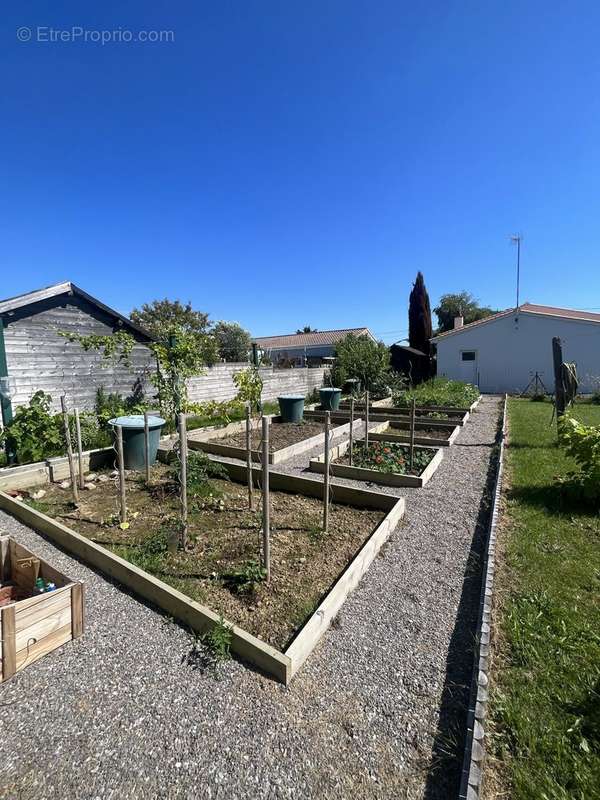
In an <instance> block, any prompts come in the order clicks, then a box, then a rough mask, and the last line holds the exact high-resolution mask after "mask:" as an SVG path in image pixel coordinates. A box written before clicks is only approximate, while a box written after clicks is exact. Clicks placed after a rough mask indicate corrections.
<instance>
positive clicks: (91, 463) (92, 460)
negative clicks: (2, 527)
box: [0, 447, 115, 491]
mask: <svg viewBox="0 0 600 800" xmlns="http://www.w3.org/2000/svg"><path fill="white" fill-rule="evenodd" d="M82 456H83V468H84V470H85V471H86V472H88V471H91V472H94V471H95V470H98V469H101V468H102V467H105V466H107V465H108V464H110V463H112V462H113V461H114V459H115V451H114V450H113V448H112V447H103V448H100V449H98V450H86V451H85V452H84V453H83V454H82ZM69 477H70V475H69V461H68V459H67V457H66V456H57V457H56V458H48V459H46V461H37V462H36V463H35V464H20V465H19V466H16V467H3V468H2V469H0V489H3V490H5V491H8V490H10V489H30V488H32V487H34V486H44V485H45V484H47V483H51V482H53V481H62V480H64V479H65V478H69Z"/></svg>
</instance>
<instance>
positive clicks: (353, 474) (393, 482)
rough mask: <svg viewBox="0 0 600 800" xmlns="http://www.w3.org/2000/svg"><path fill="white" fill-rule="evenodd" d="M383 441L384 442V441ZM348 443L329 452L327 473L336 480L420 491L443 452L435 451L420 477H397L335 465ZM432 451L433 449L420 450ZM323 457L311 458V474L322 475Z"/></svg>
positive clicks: (323, 469) (323, 470)
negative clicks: (350, 480) (350, 479)
mask: <svg viewBox="0 0 600 800" xmlns="http://www.w3.org/2000/svg"><path fill="white" fill-rule="evenodd" d="M370 435H371V433H370V432H369V436H370ZM384 441H385V440H384ZM349 445H350V442H342V443H341V444H340V445H338V446H337V447H333V448H332V449H331V450H330V452H329V457H330V459H331V463H330V465H329V471H330V473H331V475H335V476H337V477H338V478H352V479H353V480H355V481H369V482H370V483H379V484H380V485H381V486H404V487H407V488H412V489H421V488H422V487H423V486H425V485H426V484H427V483H428V482H429V481H430V479H431V477H432V476H433V474H434V472H435V471H436V469H437V468H438V467H439V465H440V464H441V463H442V459H443V457H444V451H443V450H440V449H437V448H436V452H435V455H434V457H433V458H432V459H431V461H430V462H429V464H428V465H427V466H426V467H425V469H424V470H423V472H422V473H421V474H420V475H398V474H397V473H395V472H380V471H379V470H377V469H367V468H366V467H351V466H350V465H348V464H336V463H335V460H336V459H337V458H341V457H342V456H343V455H345V454H346V452H347V450H348V447H349ZM422 449H433V448H422ZM324 462H325V455H324V454H323V455H320V456H319V457H318V458H312V459H311V460H310V463H309V466H310V469H311V470H312V471H313V472H319V473H321V474H323V473H324V472H325V463H324ZM336 494H337V487H336Z"/></svg>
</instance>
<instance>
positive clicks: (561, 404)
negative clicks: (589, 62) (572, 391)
mask: <svg viewBox="0 0 600 800" xmlns="http://www.w3.org/2000/svg"><path fill="white" fill-rule="evenodd" d="M552 360H553V362H554V397H555V403H556V422H557V424H558V422H559V421H560V418H561V417H562V416H563V414H564V413H565V407H566V400H565V387H564V384H563V379H562V361H563V356H562V345H561V341H560V339H559V338H558V336H554V337H553V339H552Z"/></svg>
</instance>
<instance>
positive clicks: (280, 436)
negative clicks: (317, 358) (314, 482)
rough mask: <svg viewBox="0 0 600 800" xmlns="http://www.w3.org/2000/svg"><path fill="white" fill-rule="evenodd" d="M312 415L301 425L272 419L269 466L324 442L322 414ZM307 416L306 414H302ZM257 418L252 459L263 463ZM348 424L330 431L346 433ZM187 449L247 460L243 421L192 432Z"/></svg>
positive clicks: (323, 416) (259, 423) (355, 422)
mask: <svg viewBox="0 0 600 800" xmlns="http://www.w3.org/2000/svg"><path fill="white" fill-rule="evenodd" d="M313 413H314V416H313V415H312V414H311V417H310V418H309V419H307V420H305V421H303V422H301V423H294V422H283V421H282V419H281V417H271V426H270V429H269V440H270V452H269V463H270V464H278V463H279V462H281V461H285V460H286V459H288V458H291V457H292V456H296V455H298V454H299V453H305V452H306V451H307V450H312V448H313V447H316V446H317V445H318V444H320V442H321V441H322V440H323V436H324V430H325V429H324V420H325V415H324V413H323V412H313ZM305 416H306V414H305ZM360 424H361V420H360V419H356V420H355V421H354V427H355V428H358V427H360ZM260 426H261V421H260V419H253V420H252V440H251V446H252V448H253V449H252V460H253V461H262V452H261V448H260V443H261V438H262V433H261V427H260ZM349 430H350V423H349V422H348V421H347V419H344V420H342V422H341V424H337V425H335V427H334V428H333V429H332V432H333V434H334V436H340V435H342V434H345V433H348V432H349ZM188 446H189V448H190V449H191V450H203V451H204V452H205V453H211V454H212V455H217V456H224V457H227V458H238V459H241V460H245V458H246V422H245V421H243V422H233V423H231V424H230V425H227V426H226V427H224V428H220V429H218V430H214V431H203V430H202V431H191V432H190V433H189V434H188Z"/></svg>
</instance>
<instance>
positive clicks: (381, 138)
mask: <svg viewBox="0 0 600 800" xmlns="http://www.w3.org/2000/svg"><path fill="white" fill-rule="evenodd" d="M87 5H88V8H84V7H83V4H82V3H81V2H71V3H68V2H60V1H59V0H57V2H54V3H52V4H48V3H47V2H44V3H41V2H39V3H38V2H29V3H23V4H17V3H13V4H12V8H10V9H9V8H5V9H4V11H3V26H2V27H3V33H2V39H3V41H2V47H1V48H0V64H1V68H2V78H3V79H2V93H1V94H0V107H1V109H2V126H0V145H1V151H2V156H3V157H2V160H1V162H0V163H1V167H0V169H1V172H0V177H1V183H2V188H3V191H2V192H1V194H0V226H1V231H0V263H1V275H2V279H1V286H0V297H7V296H10V295H14V294H18V293H20V292H23V291H28V290H30V289H33V288H37V287H39V286H43V285H47V284H51V283H55V282H58V281H61V280H73V281H74V282H76V283H78V284H79V285H80V286H82V288H84V289H85V290H86V291H88V292H90V293H91V294H93V295H95V296H97V297H98V298H100V299H102V300H103V301H104V302H105V303H107V304H109V305H112V306H114V307H115V308H117V309H119V310H120V311H122V312H125V313H128V312H129V311H130V310H131V308H132V307H133V306H135V305H139V304H141V303H143V302H145V301H150V300H152V299H154V298H156V297H165V296H168V297H171V298H180V299H182V300H188V299H189V300H191V301H192V302H193V304H194V305H195V306H196V307H197V308H200V309H202V310H204V311H208V312H209V313H210V314H211V316H212V318H214V319H215V320H216V319H231V320H237V321H239V322H240V323H242V324H243V325H244V326H245V327H247V328H249V329H250V330H251V331H252V332H253V333H254V334H255V335H268V334H275V333H285V332H289V331H293V330H295V329H296V327H298V326H302V325H305V324H310V325H312V326H316V327H318V328H332V327H351V326H355V325H356V326H358V325H368V326H369V327H370V328H371V329H372V330H373V331H374V332H375V333H376V334H377V335H379V336H381V338H383V339H384V340H385V341H394V340H396V339H399V338H402V337H403V336H405V335H406V329H407V311H406V308H407V299H408V294H409V292H410V288H411V283H412V280H413V279H414V276H415V273H416V271H417V270H418V269H421V270H422V271H423V273H424V275H425V280H426V283H427V286H428V289H429V293H430V296H431V300H432V305H433V304H435V302H436V300H437V299H438V297H439V296H440V295H441V294H443V293H445V292H452V291H459V290H461V289H463V288H464V289H467V290H469V291H471V292H473V293H474V294H475V295H476V296H477V297H478V298H479V299H480V300H481V301H482V302H483V303H485V304H489V305H492V306H495V307H499V308H504V307H508V306H511V305H514V297H515V290H514V283H515V280H514V275H515V270H514V262H515V252H514V249H513V248H511V246H510V244H509V243H508V235H509V234H510V233H511V232H513V231H517V230H518V231H522V232H523V234H524V245H523V254H522V267H523V268H522V290H521V298H522V300H529V301H531V302H538V303H548V304H554V305H564V306H572V307H580V308H595V307H599V306H600V270H599V269H598V252H599V241H598V239H599V233H600V225H599V219H600V214H599V212H600V203H599V200H600V93H599V92H598V86H599V80H600V48H599V47H598V40H599V34H600V6H599V5H598V4H597V3H595V2H577V3H575V4H574V5H571V6H567V5H565V4H563V3H557V2H550V3H548V2H523V1H522V0H521V1H520V2H512V1H509V2H483V3H482V2H448V1H447V0H446V2H430V3H427V4H417V3H408V2H398V0H394V1H391V0H390V1H388V0H385V1H384V2H373V0H369V1H368V2H367V1H365V2H353V0H339V1H338V0H331V1H329V0H319V2H316V1H313V0H307V1H304V0H303V2H302V3H300V2H294V3H292V2H281V0H278V2H267V1H266V0H265V2H255V1H253V0H244V2H242V0H238V2H223V0H220V1H219V2H211V3H207V2H198V1H197V2H180V3H176V4H175V3H172V2H170V3H167V2H152V3H148V2H144V3H141V2H127V0H125V1H121V2H119V3H116V2H109V1H107V2H103V3H101V4H100V3H97V4H94V6H95V7H92V4H87ZM419 6H421V7H419ZM22 26H26V27H28V28H30V29H31V32H32V39H31V40H30V41H27V42H20V41H18V40H17V35H16V31H17V29H18V28H21V27H22ZM38 26H39V27H40V28H41V30H40V31H39V32H38V30H37V29H38ZM73 26H80V27H81V28H85V29H86V30H87V31H89V32H93V31H95V30H110V31H112V30H119V29H121V30H125V31H127V30H130V31H132V33H133V35H135V34H136V32H137V31H139V30H159V31H160V30H167V31H173V38H174V41H172V42H162V43H141V42H130V43H127V42H120V43H119V42H111V43H107V44H105V45H104V46H102V45H101V44H99V43H95V42H93V41H89V40H88V41H87V42H86V41H83V40H82V36H78V37H77V40H76V41H70V42H64V41H63V42H60V41H56V42H51V41H44V39H45V38H46V39H47V38H48V37H49V36H50V34H49V33H48V28H50V27H52V28H54V29H56V30H65V31H67V32H69V31H71V29H72V27H73ZM20 35H23V34H20ZM94 35H95V34H93V33H88V37H90V38H92V37H93V36H94Z"/></svg>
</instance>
